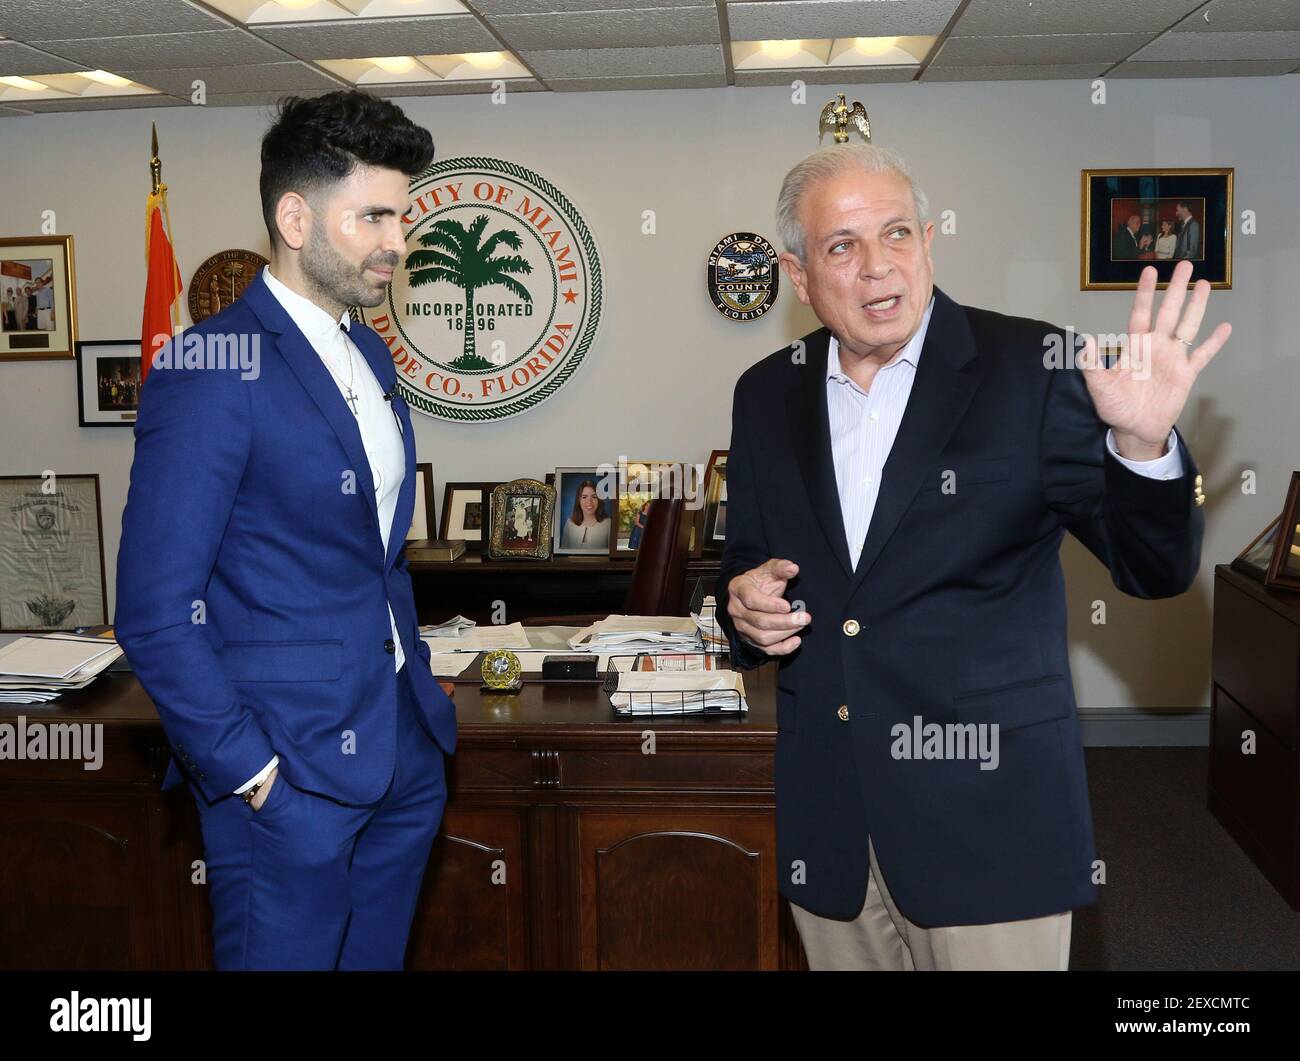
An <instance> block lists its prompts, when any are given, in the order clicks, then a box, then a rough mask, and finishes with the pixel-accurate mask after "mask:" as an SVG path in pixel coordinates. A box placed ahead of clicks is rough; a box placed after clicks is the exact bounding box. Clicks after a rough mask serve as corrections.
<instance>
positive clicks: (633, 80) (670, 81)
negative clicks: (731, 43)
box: [546, 73, 727, 92]
mask: <svg viewBox="0 0 1300 1061" xmlns="http://www.w3.org/2000/svg"><path fill="white" fill-rule="evenodd" d="M546 83H547V84H548V85H549V86H550V87H551V89H552V90H553V91H555V92H625V91H637V90H644V89H666V88H723V87H725V86H726V84H727V78H726V76H725V75H724V74H721V73H718V74H671V75H647V76H641V77H561V78H552V79H551V80H549V81H547V82H546Z"/></svg>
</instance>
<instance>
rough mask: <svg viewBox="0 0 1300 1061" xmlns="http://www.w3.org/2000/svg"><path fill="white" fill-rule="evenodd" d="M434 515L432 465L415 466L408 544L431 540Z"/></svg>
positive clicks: (435, 524) (407, 535)
mask: <svg viewBox="0 0 1300 1061" xmlns="http://www.w3.org/2000/svg"><path fill="white" fill-rule="evenodd" d="M435 514H436V510H435V507H434V501H433V465H432V464H417V465H416V466H415V509H414V510H413V511H412V513H411V526H410V528H409V529H408V530H407V532H406V540H407V541H408V542H409V541H420V540H421V539H424V538H432V537H433V533H432V532H433V528H434V527H436V526H438V520H437V519H436V518H435ZM466 549H468V546H466Z"/></svg>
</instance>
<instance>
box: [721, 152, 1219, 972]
mask: <svg viewBox="0 0 1300 1061" xmlns="http://www.w3.org/2000/svg"><path fill="white" fill-rule="evenodd" d="M926 215H927V205H926V201H925V196H924V194H923V193H922V191H921V189H920V188H919V187H918V186H917V185H916V183H915V181H914V180H913V179H912V178H911V176H910V174H909V173H908V170H907V168H906V165H905V164H904V162H903V161H902V159H901V158H899V157H898V156H897V155H896V154H895V153H893V152H890V151H887V150H884V149H881V148H878V147H873V146H870V145H862V146H835V147H830V148H827V149H825V150H823V151H819V152H817V153H815V154H814V155H812V156H809V158H807V159H805V160H804V161H803V162H801V163H800V164H799V165H798V166H796V167H795V168H794V169H793V170H791V172H790V174H789V175H788V176H787V177H786V180H785V183H784V185H783V187H782V191H781V198H780V201H779V204H778V211H777V219H778V228H779V230H780V234H781V237H782V240H783V242H784V244H785V247H786V253H784V254H782V255H781V264H782V267H783V268H784V269H785V271H786V273H787V275H788V276H789V278H790V279H791V281H792V282H793V284H794V288H795V291H796V293H797V295H798V297H799V299H800V301H802V302H804V303H806V304H810V305H811V306H812V307H813V309H814V310H815V311H816V313H817V316H818V318H819V319H820V320H821V321H822V322H823V324H824V325H825V327H823V328H821V329H818V330H817V331H815V332H812V333H811V334H809V335H806V336H804V337H803V338H802V339H801V340H799V341H798V342H796V343H795V344H793V345H792V346H791V347H789V348H786V349H784V350H779V351H777V352H776V353H774V354H772V355H771V356H770V357H768V358H766V359H765V360H763V361H761V362H759V363H758V364H756V365H754V366H753V367H752V368H750V369H749V370H748V371H746V372H745V373H744V375H743V376H742V377H741V379H740V381H739V383H738V384H737V386H736V392H735V400H734V404H733V426H732V438H731V451H730V452H731V455H730V457H729V458H728V467H727V476H728V507H729V508H730V510H731V511H730V514H729V516H728V520H729V525H728V535H727V544H726V550H725V552H724V555H723V560H722V572H721V577H720V578H719V582H718V585H719V592H718V613H719V615H720V617H721V621H722V623H723V625H724V627H725V629H726V631H727V634H728V637H729V639H730V641H731V648H732V652H733V656H734V659H735V661H736V663H737V665H738V666H741V667H753V666H756V665H758V664H760V663H763V662H765V661H767V660H769V659H777V660H779V661H780V670H779V674H778V677H777V728H778V730H779V732H778V735H777V745H776V814H777V873H778V876H779V882H780V890H781V892H782V894H783V895H785V896H786V897H787V898H788V899H789V900H790V902H791V903H792V904H793V906H792V910H793V913H794V916H795V921H796V923H797V925H798V928H799V932H800V935H801V937H802V939H803V943H804V949H805V951H806V952H807V954H808V958H809V962H810V964H811V965H812V967H813V968H855V969H913V968H916V969H973V968H997V969H1064V968H1066V966H1067V963H1068V956H1069V941H1070V918H1071V911H1072V910H1073V908H1075V907H1077V906H1082V905H1085V904H1088V903H1092V902H1095V901H1096V897H1097V887H1096V884H1095V883H1094V880H1095V876H1094V875H1095V872H1096V865H1095V859H1096V852H1095V850H1094V846H1093V836H1092V821H1091V816H1090V812H1089V807H1088V793H1087V784H1086V780H1085V776H1084V761H1083V752H1082V747H1081V743H1080V738H1079V725H1078V720H1077V718H1076V711H1075V699H1074V690H1073V687H1072V683H1071V677H1070V665H1069V656H1068V651H1067V643H1066V608H1065V593H1064V582H1063V578H1062V573H1061V566H1060V561H1059V557H1058V552H1059V549H1060V544H1061V539H1062V537H1063V536H1064V534H1065V532H1066V531H1069V532H1071V533H1072V534H1074V535H1075V536H1076V537H1077V538H1078V539H1079V540H1080V541H1081V542H1083V544H1084V545H1086V546H1087V547H1088V548H1089V549H1090V550H1091V551H1092V552H1093V554H1094V555H1096V556H1097V558H1098V559H1100V560H1101V562H1102V563H1104V564H1106V566H1107V567H1108V568H1109V570H1110V572H1111V577H1112V579H1113V581H1114V583H1115V585H1116V586H1117V587H1118V588H1119V589H1120V590H1122V591H1124V592H1126V593H1129V594H1132V595H1134V596H1138V597H1146V598H1152V597H1165V596H1171V595H1173V594H1177V593H1181V592H1183V591H1184V590H1186V589H1187V588H1188V586H1189V585H1190V584H1191V582H1192V580H1193V578H1194V577H1195V575H1196V571H1197V567H1198V564H1199V558H1200V547H1201V537H1202V533H1203V524H1204V521H1203V517H1202V514H1201V509H1200V505H1201V502H1202V501H1203V500H1204V495H1203V494H1202V492H1201V490H1200V476H1199V475H1197V474H1196V466H1195V464H1194V462H1193V461H1192V456H1191V453H1190V452H1188V449H1187V446H1186V444H1185V443H1184V441H1183V439H1182V437H1181V436H1180V435H1179V434H1178V432H1177V430H1176V429H1175V428H1174V421H1175V419H1176V418H1177V416H1178V414H1179V412H1180V411H1181V410H1182V408H1183V405H1184V402H1185V401H1186V398H1187V394H1188V392H1189V390H1190V388H1191V385H1192V382H1193V380H1194V379H1195V377H1196V375H1197V373H1199V372H1200V370H1201V369H1202V368H1203V367H1204V366H1205V364H1206V363H1207V362H1208V361H1209V360H1210V358H1211V357H1212V356H1213V355H1214V354H1215V353H1216V352H1217V350H1218V349H1219V347H1221V346H1222V345H1223V343H1224V341H1225V340H1226V339H1227V336H1228V333H1229V331H1230V328H1229V326H1228V325H1226V324H1223V325H1220V326H1219V328H1217V329H1216V330H1215V331H1214V332H1213V334H1211V335H1210V336H1209V337H1208V338H1207V339H1206V340H1205V341H1204V342H1203V343H1201V344H1200V345H1199V346H1195V345H1194V343H1195V336H1196V333H1197V331H1198V329H1199V327H1200V324H1201V318H1202V316H1203V314H1204V312H1205V306H1206V300H1207V298H1208V296H1209V285H1208V283H1206V282H1205V281H1201V282H1200V283H1199V284H1198V285H1197V286H1196V289H1195V292H1194V293H1193V295H1192V297H1191V298H1190V299H1188V298H1187V297H1186V296H1187V281H1188V277H1189V276H1190V273H1191V269H1190V266H1189V264H1187V263H1182V264H1180V265H1179V266H1178V267H1177V268H1176V270H1175V272H1174V275H1173V279H1172V281H1171V283H1170V285H1169V289H1168V292H1167V293H1166V295H1165V298H1164V300H1163V302H1162V303H1161V306H1160V312H1159V315H1158V316H1157V317H1156V319H1155V321H1154V322H1153V321H1152V308H1153V307H1152V303H1153V297H1154V290H1155V279H1156V277H1155V270H1154V269H1152V268H1147V269H1146V270H1144V272H1143V275H1142V278H1141V281H1140V283H1139V286H1138V292H1137V296H1136V298H1135V301H1134V304H1133V310H1132V315H1131V317H1130V321H1129V333H1130V334H1129V350H1128V356H1127V357H1126V358H1124V359H1123V360H1121V361H1117V362H1116V363H1115V364H1114V365H1112V366H1110V367H1107V366H1106V365H1105V364H1103V363H1102V362H1101V360H1100V358H1099V357H1098V355H1097V348H1096V344H1095V342H1093V341H1092V340H1091V339H1089V340H1088V341H1087V343H1086V344H1085V346H1084V349H1083V350H1082V351H1081V352H1079V353H1078V356H1077V359H1076V351H1075V350H1074V348H1073V346H1074V344H1073V343H1071V342H1069V341H1068V336H1067V335H1065V334H1063V333H1062V332H1061V331H1060V330H1059V329H1057V328H1054V327H1053V326H1052V325H1050V324H1046V323H1043V322H1041V321H1033V320H1025V319H1021V318H1016V317H1008V316H1003V315H1001V314H998V313H992V312H988V311H986V310H979V309H972V308H968V307H964V306H960V305H958V304H957V303H956V302H954V301H953V300H952V299H951V298H949V297H948V296H947V295H946V294H944V293H943V292H942V291H940V290H939V289H937V288H935V287H934V284H933V267H932V264H931V260H930V242H931V239H932V236H933V231H934V226H933V225H932V224H931V223H929V222H928V221H927V219H926Z"/></svg>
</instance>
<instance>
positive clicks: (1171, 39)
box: [1133, 30, 1300, 63]
mask: <svg viewBox="0 0 1300 1061" xmlns="http://www.w3.org/2000/svg"><path fill="white" fill-rule="evenodd" d="M1133 58H1134V59H1135V60H1136V61H1137V62H1141V63H1146V62H1156V63H1159V62H1166V61H1175V60H1186V59H1244V60H1253V61H1261V60H1267V59H1294V60H1295V61H1296V62H1297V63H1300V30H1277V31H1275V32H1272V33H1250V32H1242V33H1166V34H1164V35H1163V36H1160V37H1157V38H1156V39H1155V40H1153V41H1152V42H1151V43H1150V44H1148V45H1147V46H1146V47H1145V48H1143V49H1142V50H1141V51H1140V52H1138V53H1137V54H1136V55H1134V56H1133Z"/></svg>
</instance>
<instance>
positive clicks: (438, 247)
mask: <svg viewBox="0 0 1300 1061" xmlns="http://www.w3.org/2000/svg"><path fill="white" fill-rule="evenodd" d="M487 224H488V215H487V214H479V215H478V216H477V217H475V218H474V220H473V221H472V222H470V226H469V228H466V227H465V226H464V225H462V224H461V223H460V222H459V221H452V220H450V219H443V220H441V221H435V222H434V223H433V224H432V225H430V226H429V231H427V232H425V233H424V234H423V235H422V236H420V238H419V240H418V242H419V244H420V246H421V247H422V248H424V249H423V250H415V251H411V253H410V254H408V255H407V257H406V268H407V270H408V271H409V276H410V283H411V286H412V287H420V286H421V285H422V284H431V283H433V282H435V281H437V280H446V281H447V282H448V283H452V284H455V285H456V286H457V287H459V288H460V289H461V290H462V291H464V292H465V346H464V349H463V351H462V352H461V355H460V357H458V358H456V359H455V360H454V361H452V362H451V366H452V367H453V368H458V369H475V368H494V367H495V366H494V364H493V363H492V362H491V361H489V360H488V359H487V358H485V357H482V356H480V355H479V354H478V352H477V351H476V350H475V348H474V294H475V292H477V291H479V290H481V289H482V288H485V287H490V286H492V285H494V284H499V285H500V286H502V287H504V288H506V289H507V290H508V291H510V292H512V293H513V294H514V295H515V296H517V297H518V298H521V299H523V300H524V301H525V302H532V300H533V298H532V296H531V295H530V294H529V293H528V289H527V288H526V287H524V285H523V284H521V283H520V282H519V281H518V280H516V279H515V278H514V277H513V276H511V275H510V274H511V273H524V274H527V273H531V272H532V271H533V267H532V265H530V264H529V262H528V260H527V259H526V258H524V257H523V256H522V255H519V254H507V255H503V256H500V257H495V258H494V257H493V253H494V252H495V251H496V249H497V247H498V246H506V247H509V248H510V249H511V250H514V251H517V250H519V248H520V247H521V246H522V245H523V241H522V240H521V239H520V238H519V235H518V233H516V232H514V231H513V230H511V229H508V228H500V229H497V230H496V231H495V232H493V233H492V235H490V236H488V238H487V239H485V240H483V241H482V242H481V243H480V242H479V241H480V239H481V238H482V236H483V230H484V229H486V228H487Z"/></svg>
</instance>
